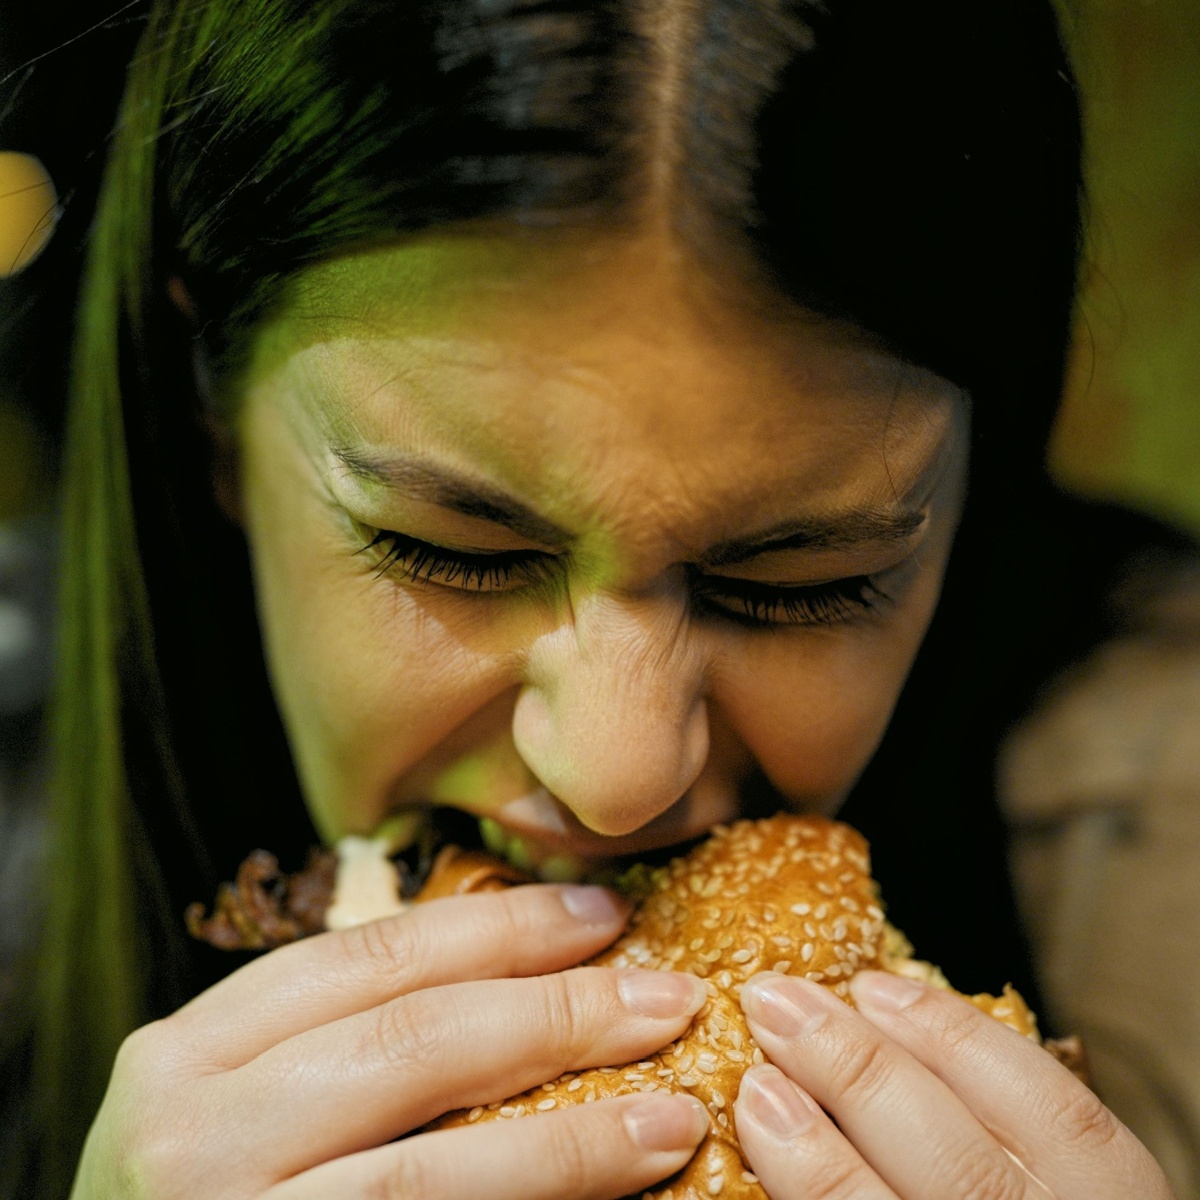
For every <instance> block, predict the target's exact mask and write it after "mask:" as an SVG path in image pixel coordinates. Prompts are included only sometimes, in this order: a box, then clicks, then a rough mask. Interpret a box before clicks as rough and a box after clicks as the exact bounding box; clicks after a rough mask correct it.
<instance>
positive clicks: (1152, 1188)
mask: <svg viewBox="0 0 1200 1200" xmlns="http://www.w3.org/2000/svg"><path fill="white" fill-rule="evenodd" d="M850 986H851V990H852V992H853V995H854V1000H855V1003H856V1004H857V1005H858V1008H859V1011H858V1012H855V1011H854V1010H853V1009H851V1008H850V1007H849V1006H848V1005H846V1004H843V1003H842V1002H841V1000H839V999H837V997H835V996H833V995H831V994H830V993H829V992H828V991H826V990H825V989H824V988H822V987H819V986H817V985H816V984H812V983H808V982H807V981H805V980H802V979H794V978H788V977H784V976H781V975H774V974H764V975H759V976H756V977H755V978H754V979H753V980H751V981H750V983H748V984H747V985H746V986H745V987H744V988H743V990H742V1005H743V1007H744V1009H745V1011H746V1015H747V1017H748V1019H749V1023H750V1029H751V1031H752V1032H753V1034H754V1036H755V1038H756V1039H757V1040H758V1042H759V1044H760V1045H761V1046H762V1048H763V1051H764V1052H765V1053H766V1055H767V1056H768V1058H769V1059H770V1060H771V1063H773V1064H774V1065H773V1066H772V1065H769V1064H764V1065H763V1066H759V1067H755V1068H752V1069H751V1070H750V1071H748V1072H747V1073H746V1076H745V1079H744V1081H743V1083H742V1088H741V1092H740V1094H739V1096H738V1101H737V1107H736V1109H735V1114H736V1120H737V1131H738V1137H739V1139H740V1140H741V1143H742V1147H743V1149H744V1150H745V1152H746V1154H747V1156H748V1158H749V1160H750V1162H751V1164H752V1166H753V1169H754V1171H755V1172H756V1173H757V1174H758V1176H759V1178H760V1179H761V1180H762V1183H763V1186H764V1187H765V1188H766V1190H767V1192H768V1193H769V1194H770V1196H771V1197H772V1200H799V1198H800V1197H803V1198H804V1200H851V1197H853V1200H1133V1198H1134V1197H1136V1198H1137V1200H1171V1189H1170V1187H1169V1186H1168V1184H1167V1181H1166V1178H1165V1177H1164V1175H1163V1173H1162V1171H1161V1170H1160V1169H1159V1167H1158V1166H1157V1165H1156V1164H1155V1162H1154V1160H1153V1159H1152V1158H1151V1157H1150V1155H1149V1153H1148V1152H1147V1151H1146V1149H1145V1148H1144V1147H1143V1146H1142V1145H1141V1143H1140V1142H1138V1141H1137V1139H1136V1138H1135V1137H1134V1136H1133V1134H1132V1133H1130V1132H1129V1130H1128V1129H1126V1128H1125V1126H1124V1125H1122V1124H1121V1123H1120V1122H1119V1121H1118V1120H1117V1119H1116V1117H1114V1116H1113V1115H1112V1113H1110V1112H1109V1111H1108V1110H1107V1109H1106V1108H1105V1107H1104V1106H1103V1105H1102V1104H1101V1103H1100V1101H1099V1100H1098V1099H1096V1097H1095V1096H1094V1095H1093V1094H1092V1093H1091V1092H1090V1091H1089V1090H1088V1089H1087V1088H1086V1087H1084V1086H1083V1084H1081V1083H1079V1082H1078V1081H1077V1080H1076V1079H1075V1078H1074V1077H1073V1076H1072V1075H1071V1074H1070V1072H1069V1071H1067V1070H1066V1069H1065V1068H1064V1067H1062V1066H1060V1065H1059V1064H1058V1063H1057V1062H1055V1060H1054V1059H1053V1058H1051V1056H1050V1055H1049V1054H1047V1053H1046V1052H1045V1051H1043V1050H1041V1049H1040V1048H1039V1047H1038V1046H1036V1045H1035V1044H1034V1043H1033V1042H1031V1041H1029V1040H1028V1039H1027V1038H1023V1037H1021V1036H1020V1035H1019V1034H1017V1033H1014V1032H1013V1031H1012V1030H1011V1029H1009V1028H1007V1027H1006V1026H1004V1025H1001V1024H1000V1023H999V1022H997V1021H995V1020H993V1019H992V1018H991V1017H989V1016H986V1015H985V1014H984V1013H982V1012H980V1011H979V1010H978V1009H977V1008H975V1007H974V1005H972V1004H970V1003H968V1002H967V1001H965V1000H963V999H962V998H961V997H958V996H954V995H952V994H948V993H946V992H944V991H939V990H938V989H936V988H930V987H926V986H924V985H923V984H920V983H916V982H914V981H912V980H908V979H903V978H901V977H899V976H896V975H889V974H885V973H882V972H874V971H872V972H863V973H862V974H860V975H858V976H856V977H855V978H854V980H853V981H852V983H851V985H850ZM822 1110H825V1111H822ZM826 1112H828V1113H829V1114H830V1116H832V1117H833V1118H834V1119H835V1120H836V1121H837V1125H835V1124H834V1122H833V1120H830V1116H826V1115H825V1114H826Z"/></svg>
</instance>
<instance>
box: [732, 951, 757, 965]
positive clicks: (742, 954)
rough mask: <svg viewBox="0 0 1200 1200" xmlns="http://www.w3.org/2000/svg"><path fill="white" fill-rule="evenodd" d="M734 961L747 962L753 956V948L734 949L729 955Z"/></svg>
mask: <svg viewBox="0 0 1200 1200" xmlns="http://www.w3.org/2000/svg"><path fill="white" fill-rule="evenodd" d="M729 957H730V958H731V959H732V960H733V961H734V962H735V963H744V962H749V961H750V960H751V959H752V958H753V957H754V951H753V950H745V949H743V950H735V951H734V952H733V953H732V954H731V955H730V956H729Z"/></svg>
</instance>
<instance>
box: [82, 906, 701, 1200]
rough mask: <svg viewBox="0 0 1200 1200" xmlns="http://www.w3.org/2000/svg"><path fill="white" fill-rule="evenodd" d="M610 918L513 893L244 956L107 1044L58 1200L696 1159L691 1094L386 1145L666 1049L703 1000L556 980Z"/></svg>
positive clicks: (151, 1199) (473, 1190)
mask: <svg viewBox="0 0 1200 1200" xmlns="http://www.w3.org/2000/svg"><path fill="white" fill-rule="evenodd" d="M626 916H627V910H626V908H625V906H624V905H623V904H622V903H621V902H619V901H618V900H617V899H616V898H615V897H613V896H612V895H611V894H610V893H608V892H606V891H604V890H602V889H597V888H575V887H557V886H537V887H524V888H514V889H512V890H511V891H508V892H505V893H500V894H494V895H483V896H465V897H453V898H448V899H445V900H436V901H431V902H430V903H429V904H426V905H422V906H421V907H420V908H419V909H418V910H417V911H416V912H414V913H411V914H404V915H403V916H401V917H398V918H389V919H386V920H382V921H376V922H373V923H370V924H368V925H363V926H359V927H357V928H355V929H352V930H347V931H343V932H337V933H326V934H322V935H320V936H318V937H314V938H310V939H308V940H306V941H303V942H298V943H296V944H294V945H291V946H287V947H284V948H283V949H281V950H278V951H275V952H274V953H271V954H268V955H266V956H264V957H263V958H261V959H258V960H257V961H255V962H253V963H251V964H249V965H248V966H246V967H243V968H242V969H241V970H239V971H237V972H235V973H234V974H233V975H231V976H229V977H228V978H227V979H225V980H223V981H222V982H221V983H219V984H217V985H216V986H215V987H213V988H211V989H209V990H208V991H207V992H204V993H203V994H201V995H200V996H198V997H197V998H196V999H195V1000H193V1001H192V1002H191V1003H190V1004H188V1005H186V1006H185V1007H184V1008H182V1009H181V1010H180V1011H179V1012H177V1013H175V1014H174V1015H173V1016H171V1017H168V1018H166V1019H165V1020H162V1021H159V1022H156V1023H154V1024H152V1025H148V1026H146V1027H144V1028H143V1029H141V1030H139V1031H138V1032H137V1033H135V1034H133V1035H132V1036H131V1037H130V1038H129V1039H128V1040H127V1041H126V1043H125V1045H124V1046H123V1047H122V1050H121V1053H120V1055H119V1056H118V1060H117V1064H116V1067H115V1068H114V1071H113V1076H112V1081H111V1083H110V1087H109V1091H108V1094H107V1096H106V1098H105V1101H104V1104H103V1106H102V1108H101V1111H100V1114H99V1116H98V1117H97V1120H96V1123H95V1125H94V1126H93V1128H92V1131H91V1134H90V1136H89V1138H88V1143H87V1146H86V1148H85V1151H84V1155H83V1159H82V1162H81V1164H80V1168H79V1173H78V1175H77V1178H76V1184H75V1188H74V1191H73V1193H72V1196H73V1200H175V1198H179V1200H184V1198H188V1200H194V1198H195V1197H197V1196H221V1197H228V1198H229V1200H259V1198H269V1200H300V1198H302V1197H310V1196H311V1197H317V1196H322V1197H326V1196H345V1197H356V1196H363V1197H366V1196H372V1197H375V1196H385V1195H386V1196H438V1197H445V1198H446V1200H454V1198H461V1200H470V1198H473V1197H478V1196H480V1195H485V1194H486V1195H489V1196H495V1197H511V1198H512V1200H518V1198H521V1200H528V1198H529V1197H535V1196H538V1197H540V1196H544V1197H547V1200H548V1198H549V1197H560V1196H568V1195H569V1196H578V1197H594V1198H595V1200H606V1198H609V1200H610V1198H613V1197H618V1196H622V1195H625V1194H627V1193H629V1192H631V1191H639V1192H640V1191H641V1190H643V1189H644V1188H645V1187H647V1186H648V1185H650V1184H652V1183H653V1182H654V1181H655V1180H657V1179H660V1178H662V1177H663V1176H664V1175H667V1174H670V1173H671V1172H672V1171H675V1170H677V1169H678V1168H679V1167H681V1166H682V1165H683V1163H684V1162H686V1160H687V1159H688V1157H689V1156H690V1155H691V1153H692V1151H693V1150H694V1148H695V1145H696V1143H697V1142H698V1141H699V1139H700V1137H701V1135H702V1133H703V1131H704V1128H705V1125H706V1122H705V1121H704V1120H703V1118H702V1113H701V1111H700V1110H699V1106H698V1105H697V1104H696V1103H695V1102H694V1101H691V1100H688V1099H687V1098H685V1097H674V1098H673V1097H657V1096H655V1097H633V1098H622V1099H620V1100H617V1101H613V1102H611V1103H599V1104H595V1105H589V1106H587V1107H586V1108H585V1109H583V1110H581V1111H579V1112H577V1113H574V1114H570V1115H566V1114H563V1115H562V1117H561V1119H559V1120H557V1121H538V1122H533V1121H530V1122H528V1123H523V1124H521V1125H520V1126H518V1127H516V1128H514V1129H510V1130H505V1131H504V1135H503V1136H502V1137H500V1138H497V1137H496V1135H495V1134H494V1133H491V1132H489V1131H488V1130H476V1129H466V1130H462V1131H458V1132H454V1133H447V1134H443V1135H432V1134H431V1135H419V1136H416V1137H412V1138H407V1139H405V1140H403V1141H398V1142H397V1141H395V1140H394V1139H397V1138H400V1137H401V1135H403V1134H405V1133H408V1132H410V1131H411V1130H414V1129H417V1128H419V1127H420V1126H421V1125H423V1124H425V1123H426V1122H427V1121H428V1120H430V1119H431V1118H432V1117H434V1116H436V1115H438V1114H439V1113H442V1112H444V1111H446V1110H447V1109H448V1108H454V1107H458V1106H461V1105H463V1104H468V1105H469V1104H477V1103H487V1102H488V1101H490V1100H492V1099H494V1098H495V1097H497V1096H499V1095H503V1094H505V1093H506V1092H507V1090H508V1088H509V1086H510V1085H511V1082H512V1081H513V1080H514V1079H516V1080H524V1081H525V1084H526V1085H530V1084H533V1083H535V1082H537V1081H539V1080H542V1079H546V1078H549V1077H552V1076H554V1075H557V1074H559V1073H561V1072H562V1071H563V1070H566V1069H571V1068H572V1067H575V1068H579V1067H583V1066H587V1065H592V1064H595V1063H598V1062H605V1061H609V1060H610V1059H612V1058H613V1057H616V1058H618V1059H619V1058H628V1057H631V1056H632V1057H636V1056H638V1055H639V1054H645V1053H649V1052H651V1051H653V1050H655V1049H657V1048H658V1047H660V1046H662V1045H663V1044H665V1043H666V1042H669V1041H671V1040H672V1039H673V1038H674V1037H676V1036H678V1034H679V1033H680V1032H682V1030H683V1029H684V1028H685V1027H686V1025H687V1023H688V1021H689V1020H690V1018H691V1015H692V1014H693V1013H694V1012H695V1011H696V1009H697V1008H698V1007H699V1005H700V1003H701V1000H702V997H703V992H702V989H701V988H700V986H699V984H698V982H697V981H696V980H694V979H692V978H690V977H688V976H685V975H676V974H673V973H672V974H669V975H666V974H664V973H662V972H657V971H656V972H643V971H636V970H634V971H614V970H604V969H601V968H583V969H574V970H572V969H570V967H571V964H573V963H575V962H578V961H580V960H582V959H583V958H585V957H587V956H588V955H590V954H592V953H595V952H596V951H597V950H599V949H600V948H601V947H603V946H604V945H606V944H607V943H608V942H610V941H611V940H612V939H613V938H614V937H615V936H616V935H617V933H618V932H619V931H620V929H621V927H622V926H623V924H624V922H625V919H626ZM667 984H673V986H664V985H667ZM498 1167H502V1168H503V1169H502V1171H501V1173H500V1174H499V1175H497V1174H496V1171H497V1168H498Z"/></svg>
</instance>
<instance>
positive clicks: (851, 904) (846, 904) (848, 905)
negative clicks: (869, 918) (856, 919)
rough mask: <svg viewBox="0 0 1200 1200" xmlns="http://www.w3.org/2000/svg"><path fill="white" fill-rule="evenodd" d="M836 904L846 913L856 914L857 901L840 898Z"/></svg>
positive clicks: (845, 897)
mask: <svg viewBox="0 0 1200 1200" xmlns="http://www.w3.org/2000/svg"><path fill="white" fill-rule="evenodd" d="M838 903H839V904H840V905H841V906H842V907H843V908H844V909H845V910H846V911H847V912H853V913H856V912H858V901H857V900H852V899H851V898H850V897H849V896H843V897H842V898H841V899H840V900H839V901H838Z"/></svg>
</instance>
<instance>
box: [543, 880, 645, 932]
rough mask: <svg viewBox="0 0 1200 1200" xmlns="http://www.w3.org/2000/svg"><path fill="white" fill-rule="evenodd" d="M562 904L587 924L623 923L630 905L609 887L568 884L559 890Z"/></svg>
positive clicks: (577, 918) (572, 914)
mask: <svg viewBox="0 0 1200 1200" xmlns="http://www.w3.org/2000/svg"><path fill="white" fill-rule="evenodd" d="M558 894H559V896H560V897H561V898H562V906H563V908H565V909H566V910H567V912H568V913H570V914H571V916H573V917H574V918H575V920H577V921H582V922H583V923H584V924H585V925H623V924H624V923H625V921H626V919H627V918H628V916H629V906H628V905H627V904H626V903H625V902H624V901H623V900H622V899H620V897H618V896H617V895H616V893H615V892H610V891H609V890H608V888H604V887H594V886H592V885H590V884H587V885H585V884H568V885H567V886H565V887H563V888H561V889H560V890H559V893H558Z"/></svg>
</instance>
